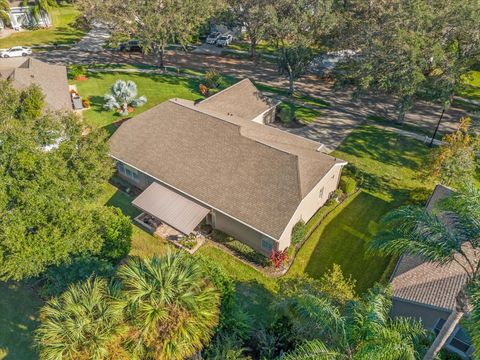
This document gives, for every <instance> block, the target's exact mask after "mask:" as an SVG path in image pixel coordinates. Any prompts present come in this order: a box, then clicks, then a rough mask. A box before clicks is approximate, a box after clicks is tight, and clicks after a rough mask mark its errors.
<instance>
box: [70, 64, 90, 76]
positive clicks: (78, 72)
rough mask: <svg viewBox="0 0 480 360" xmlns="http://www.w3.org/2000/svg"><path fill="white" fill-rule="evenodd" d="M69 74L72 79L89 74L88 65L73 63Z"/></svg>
mask: <svg viewBox="0 0 480 360" xmlns="http://www.w3.org/2000/svg"><path fill="white" fill-rule="evenodd" d="M68 75H69V77H70V78H71V79H78V78H81V77H85V76H86V75H87V67H86V66H85V65H72V66H70V68H69V69H68Z"/></svg>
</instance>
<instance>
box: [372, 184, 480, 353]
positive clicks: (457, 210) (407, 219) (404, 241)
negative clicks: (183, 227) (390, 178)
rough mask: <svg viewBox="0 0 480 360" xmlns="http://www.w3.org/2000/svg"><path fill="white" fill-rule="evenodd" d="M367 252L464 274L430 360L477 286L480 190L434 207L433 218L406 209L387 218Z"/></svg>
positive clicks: (422, 210)
mask: <svg viewBox="0 0 480 360" xmlns="http://www.w3.org/2000/svg"><path fill="white" fill-rule="evenodd" d="M371 248H372V249H373V250H375V251H379V252H380V253H383V254H388V255H402V254H407V255H411V256H418V257H421V258H423V259H425V260H426V261H430V262H435V263H438V264H441V265H444V264H448V263H451V262H456V263H457V264H458V265H459V266H461V267H462V268H463V269H464V271H465V273H466V274H467V279H468V281H467V284H466V285H465V286H464V288H463V289H462V290H461V291H460V292H459V293H458V295H457V298H456V308H455V311H453V312H452V313H451V315H450V316H449V318H448V319H447V321H446V322H445V324H444V325H443V327H442V329H441V330H440V332H439V334H438V336H437V338H436V339H435V341H434V343H433V344H432V346H431V348H430V349H429V351H428V352H427V354H426V355H425V358H424V359H428V360H431V359H434V358H435V356H436V355H437V353H438V352H439V351H440V350H441V348H442V347H443V345H444V344H445V342H446V341H447V339H448V338H449V336H450V335H451V334H452V332H453V331H454V330H455V327H456V326H457V324H458V323H459V321H460V320H461V318H462V317H463V315H464V313H465V312H466V311H467V309H468V306H469V302H470V305H472V306H474V307H475V308H477V311H478V307H480V303H479V302H478V301H469V292H470V291H471V288H472V287H473V286H475V285H476V284H478V283H479V281H480V261H479V259H480V190H479V189H478V188H476V187H474V186H473V185H467V186H466V187H465V189H464V190H463V191H461V192H456V193H453V194H452V195H450V196H449V197H448V198H447V199H444V200H443V201H440V202H439V204H437V209H436V210H435V211H433V212H429V211H427V209H426V208H424V207H416V206H406V207H402V208H399V209H397V210H394V211H392V212H390V213H389V214H387V215H386V216H385V217H384V218H383V219H382V221H381V222H380V231H379V232H378V233H377V234H376V236H375V237H374V239H373V241H372V243H371Z"/></svg>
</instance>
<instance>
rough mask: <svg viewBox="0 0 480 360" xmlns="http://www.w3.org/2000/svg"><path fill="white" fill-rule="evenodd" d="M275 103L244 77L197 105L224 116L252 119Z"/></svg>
mask: <svg viewBox="0 0 480 360" xmlns="http://www.w3.org/2000/svg"><path fill="white" fill-rule="evenodd" d="M275 104H276V102H274V101H272V100H271V99H269V98H267V97H265V96H263V95H262V93H261V92H260V91H259V90H258V89H257V88H256V87H255V85H253V83H252V82H251V81H250V80H249V79H243V80H242V81H239V82H237V83H235V84H234V85H232V86H230V87H228V88H226V89H225V90H222V91H220V92H219V93H217V94H215V95H212V96H210V97H208V98H206V99H205V100H203V101H201V102H199V103H198V104H197V105H196V106H197V108H198V109H200V110H202V111H205V112H215V113H217V114H218V115H219V116H222V117H223V116H235V117H239V118H242V119H245V120H252V119H254V118H255V117H257V116H258V115H260V114H262V113H264V112H265V111H267V110H268V109H270V108H271V107H272V106H274V105H275Z"/></svg>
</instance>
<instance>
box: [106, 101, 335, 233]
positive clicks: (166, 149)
mask: <svg viewBox="0 0 480 360" xmlns="http://www.w3.org/2000/svg"><path fill="white" fill-rule="evenodd" d="M319 146H320V144H319V143H316V142H314V141H311V140H307V139H304V138H300V137H297V136H295V135H291V134H288V133H286V132H283V131H281V130H278V129H274V128H272V127H269V126H265V125H261V124H257V123H254V122H252V121H247V120H244V119H241V118H238V117H234V116H229V117H226V118H220V117H216V116H213V115H212V114H208V113H205V112H202V111H200V110H199V109H198V108H197V106H195V105H194V104H193V103H192V102H189V101H184V100H170V101H167V102H164V103H162V104H160V105H158V106H156V107H154V108H152V109H150V110H148V111H146V112H144V113H142V114H140V115H138V116H136V117H135V118H133V119H131V120H129V121H127V122H125V123H124V124H123V125H122V126H121V127H120V128H119V129H118V130H117V131H116V132H115V134H114V135H113V136H112V138H111V144H110V153H111V155H112V156H113V157H115V158H117V159H119V160H122V161H124V162H126V163H128V164H130V165H133V166H134V167H136V168H138V169H140V170H141V171H144V172H146V173H148V174H150V175H152V176H154V177H155V178H157V179H159V180H161V181H163V182H165V183H167V184H169V185H171V186H174V187H175V188H177V189H179V190H181V191H182V192H184V193H186V194H189V195H190V196H192V197H194V198H196V199H198V200H200V201H202V202H204V203H206V204H208V205H210V206H212V207H214V208H216V209H218V210H220V211H223V212H225V213H227V214H229V215H230V216H233V217H235V218H237V219H239V220H241V221H243V222H244V223H247V224H249V225H250V226H252V227H254V228H256V229H257V230H260V231H261V232H264V233H265V234H268V235H270V236H271V237H273V238H276V239H278V238H279V237H280V236H281V234H282V232H283V231H284V229H285V227H286V225H287V224H288V222H289V220H290V219H291V217H292V215H293V213H294V212H295V210H296V208H297V207H298V205H299V203H300V201H301V200H302V199H303V197H304V196H305V195H306V194H307V193H308V192H309V191H310V190H311V189H312V188H313V186H314V185H315V184H316V183H317V182H318V181H319V180H320V179H322V178H323V177H324V176H325V174H326V173H327V172H328V171H329V170H330V169H331V168H332V167H333V166H334V165H335V164H337V163H343V161H340V160H337V159H335V158H333V157H331V156H329V155H326V154H323V153H321V152H318V151H317V149H318V147H319Z"/></svg>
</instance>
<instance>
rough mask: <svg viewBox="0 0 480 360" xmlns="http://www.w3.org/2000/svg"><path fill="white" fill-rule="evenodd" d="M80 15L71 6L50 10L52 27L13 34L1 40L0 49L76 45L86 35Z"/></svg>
mask: <svg viewBox="0 0 480 360" xmlns="http://www.w3.org/2000/svg"><path fill="white" fill-rule="evenodd" d="M80 15H81V14H80V11H79V10H77V9H76V8H75V7H73V6H71V5H62V6H58V7H54V8H52V9H51V10H50V16H51V17H52V26H51V27H49V28H47V29H38V30H26V31H21V32H16V33H13V34H12V35H10V36H9V37H6V38H4V39H0V48H9V47H12V46H35V45H53V44H72V43H75V42H77V41H78V40H80V39H81V38H82V37H83V36H84V35H85V29H83V28H82V27H81V26H80V25H78V24H79V22H78V19H79V18H80Z"/></svg>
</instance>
